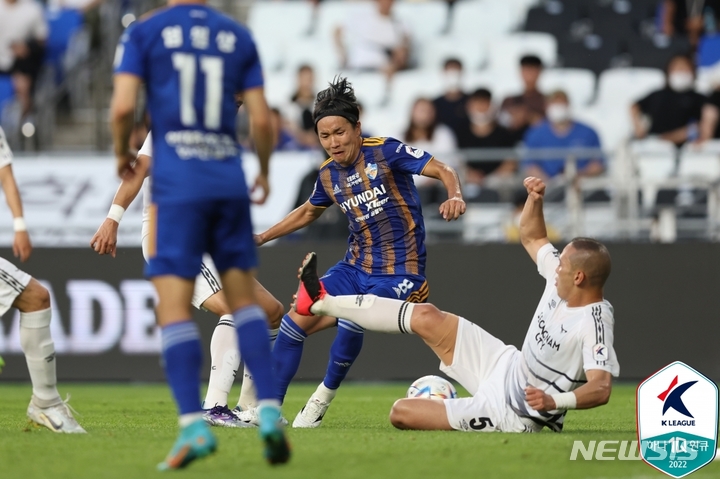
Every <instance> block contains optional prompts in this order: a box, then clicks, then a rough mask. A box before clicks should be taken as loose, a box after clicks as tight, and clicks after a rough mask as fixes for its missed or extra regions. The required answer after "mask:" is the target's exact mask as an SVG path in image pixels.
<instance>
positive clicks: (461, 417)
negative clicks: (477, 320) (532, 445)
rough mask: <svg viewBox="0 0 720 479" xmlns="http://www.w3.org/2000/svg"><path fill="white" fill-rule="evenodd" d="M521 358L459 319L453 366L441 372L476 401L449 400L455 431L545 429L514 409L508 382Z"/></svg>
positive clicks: (486, 334) (450, 418) (499, 342)
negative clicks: (520, 415) (521, 416)
mask: <svg viewBox="0 0 720 479" xmlns="http://www.w3.org/2000/svg"><path fill="white" fill-rule="evenodd" d="M520 357H521V353H520V351H518V349H517V348H516V347H515V346H509V345H507V344H505V343H503V342H502V341H500V340H499V339H497V338H496V337H494V336H493V335H492V334H490V333H488V332H487V331H485V330H484V329H482V328H481V327H480V326H478V325H477V324H474V323H471V322H470V321H468V320H467V319H465V318H459V322H458V331H457V337H456V339H455V353H454V355H453V362H452V364H451V365H449V366H448V365H445V364H443V363H440V370H441V371H442V372H444V373H445V374H447V375H448V376H450V377H451V378H453V379H455V380H456V381H457V382H459V383H460V384H461V385H462V386H463V387H464V388H465V389H467V390H468V392H469V393H470V394H472V395H473V396H472V397H469V398H459V399H445V400H444V403H445V411H446V412H447V417H448V421H449V422H450V425H451V426H452V427H453V429H457V430H459V431H482V432H493V431H501V432H534V431H539V430H540V429H542V428H541V427H540V426H537V425H536V424H535V423H533V422H532V421H531V420H528V419H523V418H520V417H519V416H518V415H517V414H515V412H514V411H513V410H512V409H511V408H510V406H509V401H508V397H507V393H506V390H507V389H506V380H508V376H509V374H508V373H509V372H510V369H511V366H512V364H513V363H514V362H515V361H516V360H518V359H519V358H520Z"/></svg>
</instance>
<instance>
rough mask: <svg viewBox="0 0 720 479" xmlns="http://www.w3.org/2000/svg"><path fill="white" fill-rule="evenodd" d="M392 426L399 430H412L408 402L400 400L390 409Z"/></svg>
mask: <svg viewBox="0 0 720 479" xmlns="http://www.w3.org/2000/svg"><path fill="white" fill-rule="evenodd" d="M390 424H392V425H393V426H395V427H396V428H398V429H410V428H411V426H410V408H408V406H407V400H405V399H398V400H397V401H395V404H393V406H392V408H391V409H390Z"/></svg>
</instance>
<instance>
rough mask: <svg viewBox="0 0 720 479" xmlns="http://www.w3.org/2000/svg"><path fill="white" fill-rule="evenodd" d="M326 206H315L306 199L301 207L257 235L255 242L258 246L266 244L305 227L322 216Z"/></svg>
mask: <svg viewBox="0 0 720 479" xmlns="http://www.w3.org/2000/svg"><path fill="white" fill-rule="evenodd" d="M325 209H326V208H322V207H319V206H313V205H312V203H310V201H306V202H305V203H303V204H302V205H300V206H299V207H297V208H295V209H294V210H292V211H291V212H290V213H289V214H288V215H287V216H286V217H285V218H283V219H282V220H280V222H279V223H277V224H275V225H274V226H271V227H270V228H269V229H268V230H267V231H265V232H263V233H260V234H259V235H255V243H256V244H257V245H258V246H261V245H264V244H265V243H267V242H268V241H272V240H274V239H276V238H281V237H283V236H286V235H289V234H290V233H292V232H293V231H297V230H299V229H300V228H304V227H306V226H307V225H309V224H310V223H312V222H313V221H315V220H316V219H318V218H319V217H320V215H321V214H323V212H324V211H325Z"/></svg>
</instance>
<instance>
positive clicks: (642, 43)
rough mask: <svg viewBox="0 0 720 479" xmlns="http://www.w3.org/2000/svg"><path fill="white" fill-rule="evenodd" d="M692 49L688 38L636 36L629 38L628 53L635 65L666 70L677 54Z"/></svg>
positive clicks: (686, 52)
mask: <svg viewBox="0 0 720 479" xmlns="http://www.w3.org/2000/svg"><path fill="white" fill-rule="evenodd" d="M690 51H691V46H690V42H689V41H688V39H687V38H679V37H673V38H669V37H666V36H656V37H655V38H654V39H652V40H648V39H645V38H642V37H640V36H634V37H632V38H630V39H629V40H628V54H629V55H630V59H631V62H632V65H633V66H634V67H646V68H658V69H661V70H664V69H665V67H666V66H667V64H668V62H669V61H670V59H671V58H672V57H673V56H675V55H684V54H688V53H689V52H690Z"/></svg>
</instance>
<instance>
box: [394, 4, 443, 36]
mask: <svg viewBox="0 0 720 479" xmlns="http://www.w3.org/2000/svg"><path fill="white" fill-rule="evenodd" d="M393 15H394V16H395V17H397V18H399V19H400V20H402V21H404V22H405V23H406V24H407V26H408V27H409V28H410V34H411V35H412V37H413V38H414V39H420V38H425V37H430V36H437V35H440V34H441V33H443V32H444V31H445V29H446V28H447V25H448V4H447V2H443V1H440V0H429V1H425V2H395V3H394V4H393Z"/></svg>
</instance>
